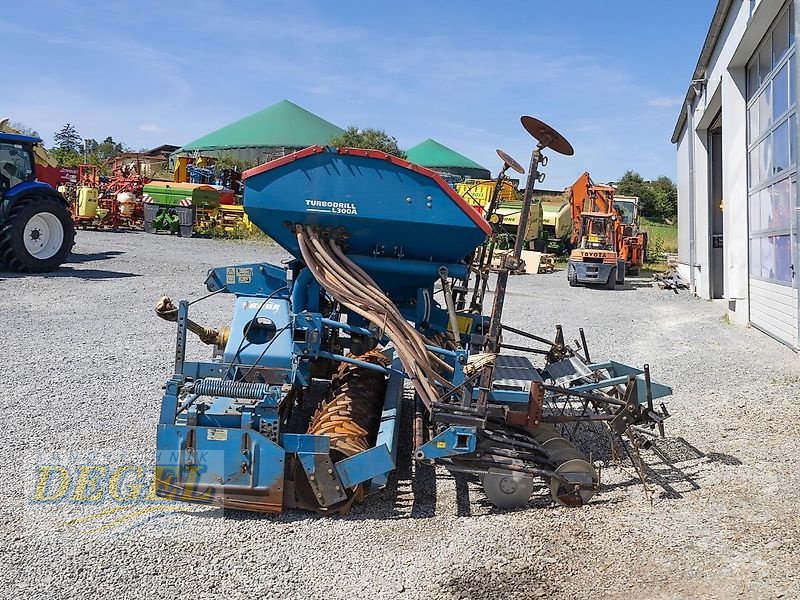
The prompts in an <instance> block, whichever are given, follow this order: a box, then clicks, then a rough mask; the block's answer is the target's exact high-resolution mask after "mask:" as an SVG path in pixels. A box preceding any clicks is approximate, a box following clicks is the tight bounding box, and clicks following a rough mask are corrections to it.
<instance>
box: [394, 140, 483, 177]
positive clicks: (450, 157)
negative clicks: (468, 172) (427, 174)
mask: <svg viewBox="0 0 800 600" xmlns="http://www.w3.org/2000/svg"><path fill="white" fill-rule="evenodd" d="M406 156H407V157H408V160H409V161H410V162H412V163H416V164H418V165H421V166H423V167H436V168H443V167H458V168H461V169H483V170H486V167H482V166H481V165H479V164H478V163H476V162H475V161H474V160H471V159H469V158H467V157H466V156H464V155H463V154H459V153H458V152H456V151H455V150H451V149H450V148H448V147H447V146H444V145H443V144H440V143H439V142H437V141H436V140H432V139H431V138H428V139H427V140H425V141H424V142H422V143H421V144H417V145H416V146H414V147H413V148H409V149H408V150H406Z"/></svg>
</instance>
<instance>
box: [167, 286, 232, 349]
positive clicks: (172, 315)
mask: <svg viewBox="0 0 800 600" xmlns="http://www.w3.org/2000/svg"><path fill="white" fill-rule="evenodd" d="M155 311H156V315H158V316H159V317H160V318H162V319H164V320H165V321H169V322H170V323H176V322H177V321H178V308H177V307H176V306H175V304H174V303H173V302H172V300H171V299H170V298H169V297H168V296H161V298H160V299H159V300H158V303H157V304H156V306H155ZM186 328H187V329H188V330H189V331H191V332H192V333H194V334H195V335H197V337H199V338H200V341H201V342H203V343H204V344H208V345H210V346H219V347H221V348H222V347H224V346H225V344H227V343H228V335H229V334H230V329H229V328H228V327H220V328H219V329H212V328H210V327H203V326H202V325H200V324H199V323H195V322H194V321H192V320H191V319H187V320H186Z"/></svg>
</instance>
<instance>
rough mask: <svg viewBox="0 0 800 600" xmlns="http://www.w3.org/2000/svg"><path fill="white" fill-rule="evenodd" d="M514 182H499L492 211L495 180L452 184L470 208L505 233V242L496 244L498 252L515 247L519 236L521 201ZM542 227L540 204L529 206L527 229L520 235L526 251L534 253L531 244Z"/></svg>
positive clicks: (467, 180) (504, 180)
mask: <svg viewBox="0 0 800 600" xmlns="http://www.w3.org/2000/svg"><path fill="white" fill-rule="evenodd" d="M517 185H518V183H517V181H516V180H514V179H509V178H503V179H501V183H500V189H499V191H498V194H497V202H496V206H494V207H492V206H491V204H492V197H493V194H494V190H495V187H496V186H497V180H496V179H466V180H465V181H463V182H461V183H456V184H455V190H456V191H457V192H458V193H459V195H460V196H461V197H462V198H464V200H466V201H467V203H468V204H469V205H470V206H473V207H475V208H476V209H477V210H479V211H481V212H482V213H483V214H484V215H487V216H488V215H489V210H492V213H491V217H488V218H492V219H493V223H494V224H496V225H498V226H499V228H500V231H501V232H504V237H505V238H506V239H505V240H503V241H502V243H499V244H498V246H499V247H501V248H510V247H513V246H514V241H515V240H516V238H517V236H518V235H519V222H520V216H521V214H522V198H521V194H520V192H519V190H518V189H517ZM541 225H542V208H541V205H540V203H539V202H532V203H531V207H530V212H529V214H528V219H527V225H526V227H525V232H524V233H523V240H524V243H525V246H524V247H525V248H528V249H533V243H534V241H535V240H537V239H538V238H539V235H540V231H541Z"/></svg>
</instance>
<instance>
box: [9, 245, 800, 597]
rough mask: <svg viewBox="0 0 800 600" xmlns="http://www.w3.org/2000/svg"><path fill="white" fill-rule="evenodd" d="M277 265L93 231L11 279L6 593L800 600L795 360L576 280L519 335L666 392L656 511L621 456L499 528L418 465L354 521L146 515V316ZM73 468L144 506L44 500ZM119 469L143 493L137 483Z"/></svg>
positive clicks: (531, 279) (722, 328)
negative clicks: (556, 341)
mask: <svg viewBox="0 0 800 600" xmlns="http://www.w3.org/2000/svg"><path fill="white" fill-rule="evenodd" d="M283 256H284V255H283V252H282V251H281V250H280V248H278V247H275V246H268V245H265V244H257V243H244V242H238V241H217V240H203V239H192V240H186V239H179V238H173V237H168V236H151V235H146V234H143V233H105V232H79V234H78V242H77V245H76V247H75V254H74V255H73V257H72V259H71V262H70V263H69V264H68V265H67V266H65V267H64V268H62V269H61V270H60V271H58V272H56V273H53V274H49V275H43V276H17V275H13V274H7V273H0V289H2V292H3V293H2V295H1V296H0V314H2V315H3V322H4V327H3V331H4V334H3V341H2V345H1V346H0V347H2V354H3V357H4V361H3V362H4V363H5V364H6V365H8V366H7V367H6V368H5V372H6V377H5V378H4V381H5V382H6V384H5V388H6V389H7V392H6V393H5V394H3V396H2V397H1V398H0V411H2V418H3V421H4V422H5V423H6V426H5V427H3V428H2V432H0V454H1V456H2V464H3V465H4V467H3V469H2V470H0V496H1V497H2V502H0V519H1V520H2V521H1V522H2V524H0V556H2V561H1V562H0V597H4V598H12V597H13V598H75V597H97V598H100V597H109V598H117V599H121V598H141V597H149V598H173V597H174V598H250V597H262V598H273V597H274V598H331V599H334V598H360V597H364V598H394V597H401V598H536V597H542V598H602V597H615V598H697V597H701V598H706V597H708V598H730V597H754V598H777V597H784V598H796V597H798V596H800V516H799V513H798V509H797V506H798V501H797V497H796V496H795V495H794V491H795V490H797V489H798V487H800V476H798V469H797V464H796V463H797V456H798V453H800V441H799V440H798V435H797V428H798V425H800V404H799V403H798V402H797V398H798V395H799V394H798V392H800V362H799V361H798V357H797V355H796V354H794V353H793V352H792V351H790V350H789V349H787V348H786V347H784V346H782V345H780V344H779V343H777V342H775V341H773V340H772V339H770V338H769V337H767V336H766V335H763V334H761V333H759V332H757V331H755V330H752V329H747V328H741V327H736V326H732V325H729V324H727V323H726V321H725V320H724V319H723V314H724V305H723V304H715V303H709V302H704V301H700V300H697V299H693V298H691V297H689V295H688V294H687V293H685V292H682V293H681V294H680V295H675V294H673V293H672V292H669V291H662V290H659V289H657V288H653V287H652V286H651V285H650V283H649V282H648V281H645V280H643V279H639V280H633V281H632V282H629V283H628V284H627V285H626V287H625V288H624V289H620V290H616V291H613V292H611V291H605V290H590V289H585V288H577V289H572V288H569V287H568V285H567V281H566V277H565V275H564V273H563V271H562V272H557V273H555V274H552V275H534V276H521V277H514V278H512V279H511V282H510V284H509V296H508V299H507V302H506V306H507V312H506V319H505V320H506V322H508V323H509V324H512V325H516V326H519V327H523V328H525V329H528V330H530V331H533V332H534V333H540V334H544V335H547V336H551V335H552V333H553V331H554V326H555V324H556V323H561V324H563V325H564V328H565V334H566V335H567V336H568V339H573V338H575V337H577V334H578V327H580V326H582V327H584V329H585V331H586V336H587V338H588V341H589V348H590V350H591V354H592V358H593V359H595V360H597V359H601V358H608V359H615V360H618V361H620V362H625V363H628V364H631V365H635V366H641V365H642V364H644V363H649V364H650V365H651V369H652V373H653V378H654V379H655V380H656V381H659V382H661V383H664V384H666V385H669V386H672V388H673V389H674V395H673V396H672V397H671V398H669V399H668V408H669V411H670V413H672V415H673V416H672V418H670V419H669V420H668V422H667V435H668V440H666V441H664V442H662V443H661V444H660V445H659V447H660V448H661V450H662V453H663V454H665V455H666V456H667V457H668V458H670V461H669V464H666V463H664V461H662V460H661V459H659V457H658V456H657V455H656V454H655V453H654V452H653V451H645V452H643V453H642V455H643V458H644V459H645V461H646V462H647V464H648V472H649V474H648V479H649V486H650V488H651V489H652V490H653V493H652V502H651V500H649V499H648V498H647V497H646V496H645V494H644V492H643V488H642V485H641V483H640V482H639V480H638V477H637V475H636V473H635V471H634V469H633V468H632V467H631V465H630V463H628V462H625V461H623V462H621V463H620V464H619V465H616V464H614V463H613V462H610V461H606V463H605V464H604V465H603V470H602V481H603V484H604V485H603V487H602V489H601V491H600V492H599V493H598V494H597V495H596V496H595V498H594V499H593V502H592V503H591V505H589V506H586V507H583V508H578V509H567V508H558V507H554V506H552V505H551V503H550V499H549V495H547V494H546V492H545V490H543V489H542V490H539V491H538V492H537V494H536V495H534V497H533V499H532V500H531V502H530V507H529V508H527V509H525V510H519V511H515V512H507V513H502V512H499V511H497V510H495V509H493V508H492V507H491V505H489V504H488V502H487V501H486V499H485V498H484V496H483V494H482V493H481V491H480V487H479V486H478V485H475V484H473V483H471V482H469V483H467V482H463V481H461V480H458V481H456V480H454V479H453V478H452V477H450V476H448V474H447V473H446V472H440V473H438V478H437V479H435V480H433V479H432V477H431V473H429V472H427V471H425V470H424V469H423V470H422V472H421V473H419V474H418V477H417V478H416V479H415V480H412V479H411V478H410V474H409V467H408V466H405V467H403V468H401V469H399V471H398V477H397V481H396V482H394V484H393V485H392V486H391V487H390V488H389V489H387V490H386V491H384V492H383V493H381V494H379V495H376V496H372V497H369V498H368V499H367V501H366V502H365V503H364V504H361V505H356V506H355V507H354V509H353V511H352V512H351V514H350V515H348V516H346V517H334V518H321V517H317V516H312V515H310V514H307V513H303V512H294V511H292V512H286V513H284V514H282V515H279V516H269V515H266V516H265V515H258V514H245V513H239V512H230V513H228V514H223V511H222V510H220V509H215V508H209V507H204V506H198V505H191V504H174V503H167V502H163V501H159V502H154V501H147V500H146V498H145V496H146V491H147V490H146V488H147V482H146V471H147V469H148V468H149V467H150V466H151V464H152V457H153V453H154V449H155V431H156V423H157V421H158V413H159V407H160V396H161V385H162V383H163V382H164V381H165V380H166V379H167V377H168V376H169V375H170V373H171V366H172V360H173V346H174V337H175V335H174V327H173V326H172V325H170V324H167V323H165V322H163V321H161V320H159V319H157V318H156V317H155V315H154V314H153V310H152V309H153V306H154V304H155V302H156V300H157V299H158V297H159V296H160V295H162V294H167V295H170V296H171V297H172V298H174V299H176V300H177V299H180V298H190V299H196V298H199V297H200V296H202V295H203V294H204V293H205V287H204V285H203V281H204V278H205V273H206V271H207V269H209V268H210V267H214V266H223V265H229V264H237V263H246V262H251V261H259V260H264V261H273V262H275V261H279V260H280V259H281V258H283ZM231 308H232V297H230V296H224V295H218V296H215V297H213V298H211V299H209V300H207V301H204V302H202V303H199V304H197V305H196V307H193V309H192V311H193V312H192V314H193V318H195V319H196V320H197V321H199V322H201V323H207V324H209V325H222V324H227V322H228V321H229V317H230V311H231ZM511 341H512V343H513V340H511ZM201 346H202V345H201V344H200V343H199V342H195V340H194V339H193V340H192V342H191V346H190V354H191V355H193V356H194V357H196V358H199V357H203V356H207V354H208V351H207V348H206V347H201ZM9 392H10V393H9ZM595 458H597V457H595ZM599 458H602V457H599ZM77 464H87V465H92V464H94V465H103V466H106V467H107V468H108V472H109V473H111V472H114V471H115V469H116V468H118V467H119V466H124V465H129V466H130V465H134V466H142V467H144V471H145V475H144V478H143V479H142V481H145V483H144V486H143V489H142V490H141V494H140V495H139V499H138V500H127V501H125V500H120V499H115V498H113V497H111V496H110V494H108V493H104V494H103V496H102V497H101V498H99V499H97V501H96V502H94V503H92V502H74V501H70V494H71V493H72V492H71V490H72V488H70V491H69V492H67V493H66V494H64V495H63V497H62V498H61V499H54V500H52V501H50V502H37V501H35V494H36V483H37V481H38V479H37V477H38V474H39V473H41V471H37V469H38V468H40V467H41V466H42V465H61V466H69V467H70V468H72V467H73V466H76V465H77ZM71 473H72V471H71ZM127 473H128V475H129V476H130V477H129V479H127V480H126V482H127V483H128V487H127V488H126V489H128V490H129V491H130V492H131V494H130V495H131V496H133V495H135V493H136V488H135V481H136V478H135V475H137V473H138V474H139V475H141V474H142V472H141V471H136V470H135V468H131V469H129V470H128V472H127ZM72 475H73V477H74V473H72ZM71 485H76V486H80V481H77V482H76V481H75V480H74V479H73V480H71ZM131 486H134V487H133V488H131ZM457 487H458V488H466V492H467V494H468V497H469V501H468V502H466V501H463V500H464V499H463V494H462V501H457V495H456V488H457ZM87 494H88V495H90V494H89V493H87Z"/></svg>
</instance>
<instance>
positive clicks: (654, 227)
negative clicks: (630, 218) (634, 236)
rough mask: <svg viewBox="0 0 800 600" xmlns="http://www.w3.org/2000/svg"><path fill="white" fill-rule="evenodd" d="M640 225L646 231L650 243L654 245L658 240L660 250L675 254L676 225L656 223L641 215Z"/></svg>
mask: <svg viewBox="0 0 800 600" xmlns="http://www.w3.org/2000/svg"><path fill="white" fill-rule="evenodd" d="M641 227H642V229H643V230H645V231H646V232H647V237H648V238H649V239H650V244H651V245H655V244H656V243H657V242H658V241H659V240H660V243H661V252H666V253H667V254H675V253H676V252H677V251H678V226H677V225H670V224H668V223H656V222H654V221H648V220H647V219H645V218H644V217H642V221H641Z"/></svg>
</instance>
